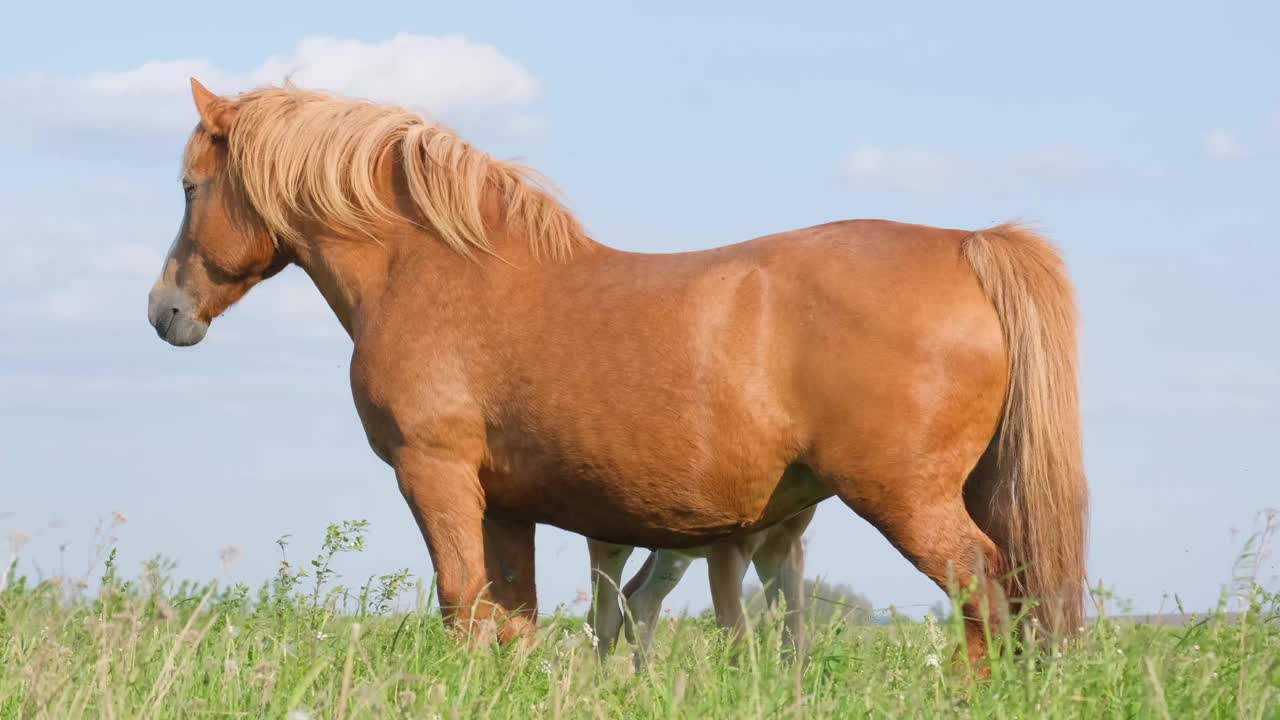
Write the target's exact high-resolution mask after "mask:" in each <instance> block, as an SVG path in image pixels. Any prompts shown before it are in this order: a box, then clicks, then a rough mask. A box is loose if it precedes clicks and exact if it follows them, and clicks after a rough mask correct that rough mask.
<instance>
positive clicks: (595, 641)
mask: <svg viewBox="0 0 1280 720" xmlns="http://www.w3.org/2000/svg"><path fill="white" fill-rule="evenodd" d="M582 632H584V633H586V636H587V640H590V641H591V647H593V648H594V647H599V646H600V638H598V637H596V633H595V631H594V630H592V629H591V624H590V623H584V624H583V625H582Z"/></svg>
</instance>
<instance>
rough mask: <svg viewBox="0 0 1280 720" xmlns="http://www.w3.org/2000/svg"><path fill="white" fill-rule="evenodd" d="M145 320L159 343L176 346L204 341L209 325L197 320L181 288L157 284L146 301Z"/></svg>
mask: <svg viewBox="0 0 1280 720" xmlns="http://www.w3.org/2000/svg"><path fill="white" fill-rule="evenodd" d="M147 319H148V320H150V321H151V326H152V327H154V328H155V329H156V335H159V336H160V339H161V340H164V341H165V342H167V343H169V344H170V345H175V346H177V347H188V346H190V345H195V344H196V343H198V342H200V341H201V340H203V339H204V335H205V333H206V332H208V331H209V323H207V322H205V321H203V320H201V319H199V318H198V317H196V313H195V307H194V305H193V303H192V302H191V298H190V297H188V296H187V294H186V293H184V292H182V291H181V290H180V289H178V288H175V287H169V286H160V285H157V286H156V287H155V288H153V289H152V290H151V295H150V296H149V297H148V298H147Z"/></svg>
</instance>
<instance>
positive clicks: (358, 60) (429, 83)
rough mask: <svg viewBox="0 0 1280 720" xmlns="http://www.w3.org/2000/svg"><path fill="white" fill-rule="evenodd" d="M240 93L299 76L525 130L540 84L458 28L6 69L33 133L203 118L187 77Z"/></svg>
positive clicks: (144, 127) (173, 125)
mask: <svg viewBox="0 0 1280 720" xmlns="http://www.w3.org/2000/svg"><path fill="white" fill-rule="evenodd" d="M192 76H195V77H196V78H198V79H199V80H200V81H201V82H202V83H204V84H205V85H206V86H208V87H209V88H210V89H211V90H213V91H214V92H218V93H221V94H225V95H234V94H236V93H239V92H243V91H245V90H249V89H251V88H253V87H256V86H259V85H264V84H280V83H281V82H283V81H284V80H285V78H286V77H287V76H288V77H291V78H292V79H293V81H294V82H295V83H297V84H298V85H301V86H303V87H308V88H313V89H320V90H328V91H331V92H335V93H341V94H345V95H353V96H357V97H363V98H368V99H372V100H378V101H384V102H394V103H398V104H401V105H404V106H406V107H410V108H412V109H414V110H417V111H419V112H423V113H426V114H429V115H431V116H432V117H436V118H439V119H441V120H442V121H445V122H449V123H465V122H467V121H474V122H477V123H483V124H485V125H489V126H496V127H499V128H501V129H504V130H508V129H510V130H513V131H525V129H526V128H528V127H532V126H535V125H536V124H537V123H536V121H535V119H534V118H532V117H531V116H530V115H529V108H530V106H532V105H533V104H534V103H535V102H536V101H537V100H538V99H539V97H540V95H541V92H542V87H541V83H540V82H539V81H538V79H537V78H536V77H534V76H533V74H532V73H530V72H529V70H528V69H526V68H525V67H524V66H523V65H521V64H520V63H518V62H517V61H515V60H512V59H511V58H509V57H507V56H506V55H503V54H502V53H501V52H500V51H499V50H498V49H497V48H495V47H493V46H492V45H486V44H483V43H477V42H474V41H472V40H469V39H467V38H465V37H462V36H459V35H447V36H430V35H413V34H409V33H401V34H399V35H396V36H395V37H393V38H391V39H389V40H386V41H384V42H380V43H365V42H361V41H359V40H344V39H340V38H331V37H309V38H304V39H303V40H301V41H300V42H299V43H298V44H297V46H296V47H294V48H293V49H292V50H291V51H289V52H286V53H283V54H278V55H272V56H271V57H269V58H266V59H265V60H264V61H263V62H262V63H261V64H259V65H258V66H257V67H255V68H253V69H252V70H249V71H247V72H237V71H233V70H228V69H225V68H221V67H217V66H215V65H213V64H212V63H210V62H209V61H207V60H203V59H198V58H195V59H192V58H188V59H177V60H164V61H153V62H147V63H144V64H142V65H139V66H137V67H135V68H132V69H129V70H124V71H98V72H93V73H89V74H86V75H50V74H47V73H32V74H27V75H22V76H16V77H14V76H10V77H7V78H0V92H3V93H4V94H5V95H6V97H7V99H8V100H10V101H12V102H9V103H6V105H7V107H10V108H13V112H8V113H6V115H8V116H9V118H8V120H7V121H5V120H0V122H13V121H14V120H18V121H20V122H22V121H25V124H26V125H27V127H26V129H27V130H28V131H32V132H37V133H39V132H42V131H48V130H59V131H65V130H67V129H80V130H91V131H97V132H103V131H106V132H134V133H143V134H146V133H155V132H163V131H186V130H188V129H189V128H191V127H192V125H193V124H194V123H195V121H196V116H195V109H194V107H193V106H192V103H191V93H190V90H189V86H188V78H189V77H192Z"/></svg>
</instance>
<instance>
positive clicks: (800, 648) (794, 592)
mask: <svg viewBox="0 0 1280 720" xmlns="http://www.w3.org/2000/svg"><path fill="white" fill-rule="evenodd" d="M816 510H817V506H816V505H815V506H813V507H811V508H809V509H807V510H804V511H803V512H801V513H799V514H797V515H796V516H794V517H792V518H790V519H789V520H786V521H784V522H781V523H778V524H777V525H775V526H773V527H772V528H769V530H767V531H766V532H767V533H768V537H767V538H766V539H765V541H764V542H763V543H762V544H761V545H760V547H759V548H758V549H757V550H756V552H755V555H754V556H753V557H752V562H753V564H754V565H755V567H756V574H757V575H759V576H760V582H761V583H762V584H763V585H764V591H765V599H766V601H767V602H768V605H769V607H770V608H775V607H778V606H779V602H778V600H779V597H781V599H782V600H783V601H784V602H785V603H786V619H785V640H786V646H787V650H788V652H790V653H792V654H794V656H795V657H804V651H805V646H804V644H805V609H806V608H805V592H804V544H803V542H802V539H803V536H804V531H805V530H807V529H808V527H809V523H810V522H811V521H812V520H813V514H814V512H815V511H816Z"/></svg>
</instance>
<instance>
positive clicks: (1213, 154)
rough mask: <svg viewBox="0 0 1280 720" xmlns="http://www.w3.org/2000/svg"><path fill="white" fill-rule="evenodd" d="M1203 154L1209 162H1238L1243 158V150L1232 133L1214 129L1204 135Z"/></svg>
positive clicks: (1222, 129) (1238, 140)
mask: <svg viewBox="0 0 1280 720" xmlns="http://www.w3.org/2000/svg"><path fill="white" fill-rule="evenodd" d="M1204 154H1205V155H1206V156H1207V157H1208V158H1209V159H1210V160H1238V159H1240V158H1242V157H1244V156H1245V150H1244V146H1243V145H1241V144H1240V139H1239V138H1238V137H1236V134H1235V133H1234V132H1232V131H1231V130H1227V129H1224V128H1216V129H1214V130H1210V131H1209V132H1207V133H1205V136H1204Z"/></svg>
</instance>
